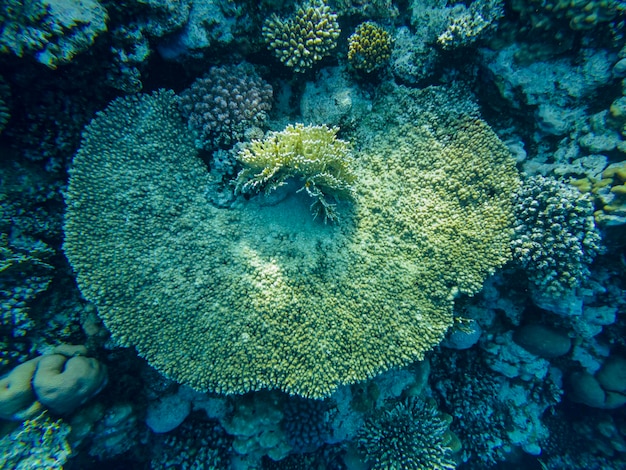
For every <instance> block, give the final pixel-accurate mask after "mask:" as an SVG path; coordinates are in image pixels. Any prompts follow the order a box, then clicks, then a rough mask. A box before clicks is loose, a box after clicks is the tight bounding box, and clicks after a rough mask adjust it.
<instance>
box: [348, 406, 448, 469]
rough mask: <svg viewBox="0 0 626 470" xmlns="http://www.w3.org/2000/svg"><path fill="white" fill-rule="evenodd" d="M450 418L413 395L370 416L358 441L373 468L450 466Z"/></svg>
mask: <svg viewBox="0 0 626 470" xmlns="http://www.w3.org/2000/svg"><path fill="white" fill-rule="evenodd" d="M451 421H452V418H450V417H448V416H446V415H443V413H441V412H439V411H438V410H437V408H436V407H435V404H434V402H431V401H429V402H425V401H422V400H418V399H416V398H414V397H412V398H409V399H407V400H405V401H403V402H401V403H398V404H397V405H396V406H394V407H393V408H392V409H391V410H388V411H384V412H381V413H380V414H378V415H377V416H375V417H373V418H370V419H369V420H367V422H366V423H365V426H364V427H363V429H361V431H360V432H359V436H358V443H359V447H360V448H361V450H362V451H364V452H365V455H366V458H367V460H368V461H370V462H372V463H373V466H372V468H373V469H375V470H383V469H385V470H387V469H394V470H395V469H398V470H400V469H402V470H426V469H432V470H453V469H454V468H456V464H455V461H454V459H453V458H452V448H451V446H452V444H453V442H454V441H455V440H456V438H455V437H454V436H453V434H452V433H451V432H450V431H449V430H448V427H449V426H450V422H451Z"/></svg>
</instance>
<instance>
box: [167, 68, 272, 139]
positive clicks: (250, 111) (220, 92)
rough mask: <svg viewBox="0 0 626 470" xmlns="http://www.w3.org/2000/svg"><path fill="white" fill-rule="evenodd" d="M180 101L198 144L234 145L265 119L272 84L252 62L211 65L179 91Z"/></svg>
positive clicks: (270, 107)
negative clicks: (259, 74)
mask: <svg viewBox="0 0 626 470" xmlns="http://www.w3.org/2000/svg"><path fill="white" fill-rule="evenodd" d="M178 105H179V108H180V110H181V112H182V113H183V115H184V116H185V117H186V118H187V119H188V120H189V128H190V129H192V130H193V131H194V132H195V133H196V134H197V136H198V142H197V145H198V147H200V148H202V147H207V146H218V145H222V144H224V145H232V144H234V143H235V142H237V141H239V140H242V139H243V137H244V135H245V133H246V131H247V130H249V129H250V128H252V127H259V126H262V125H263V124H264V123H265V121H266V120H267V118H268V114H267V113H268V112H269V111H270V109H272V87H271V85H269V84H268V83H267V82H265V81H264V80H263V79H262V78H261V77H259V76H258V75H257V73H256V72H255V70H254V67H253V66H252V65H249V64H239V65H225V66H222V67H211V69H210V70H209V73H207V74H206V75H205V76H204V77H202V78H198V79H197V80H196V81H194V82H193V84H192V85H191V86H190V87H189V88H187V89H186V90H184V91H183V92H182V93H180V95H179V97H178Z"/></svg>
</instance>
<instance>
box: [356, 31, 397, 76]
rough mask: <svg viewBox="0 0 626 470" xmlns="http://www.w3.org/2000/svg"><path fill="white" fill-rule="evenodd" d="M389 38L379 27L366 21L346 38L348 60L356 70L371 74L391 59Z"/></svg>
mask: <svg viewBox="0 0 626 470" xmlns="http://www.w3.org/2000/svg"><path fill="white" fill-rule="evenodd" d="M391 46H392V41H391V36H390V35H389V33H388V32H387V31H385V30H384V29H383V28H381V27H380V26H378V25H376V24H375V23H372V22H371V21H366V22H365V23H361V24H360V25H359V26H358V27H357V28H356V31H355V32H354V34H352V36H350V37H349V38H348V60H349V61H350V63H351V64H352V65H353V66H354V67H355V68H357V69H361V70H365V71H366V72H368V73H369V72H373V71H374V70H376V69H377V68H380V67H382V66H383V65H384V64H386V63H387V61H388V60H389V57H391Z"/></svg>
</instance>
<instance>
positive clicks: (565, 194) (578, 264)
mask: <svg viewBox="0 0 626 470" xmlns="http://www.w3.org/2000/svg"><path fill="white" fill-rule="evenodd" d="M515 201H516V205H515V214H516V224H515V239H514V241H513V244H512V246H513V251H514V254H515V257H516V259H517V260H518V261H519V262H520V263H521V264H522V266H524V267H525V268H527V269H528V276H529V278H530V280H531V281H532V282H533V283H534V284H535V285H536V286H537V287H539V289H540V290H541V291H542V292H543V293H545V294H549V295H552V296H554V295H560V294H563V293H565V292H567V291H570V290H571V289H575V288H576V287H578V286H580V284H581V281H582V280H583V279H584V278H585V277H586V276H588V275H589V265H590V264H591V262H592V261H593V259H594V257H595V256H596V255H597V254H598V253H599V252H600V251H601V246H600V234H599V232H598V230H597V228H596V226H595V222H594V217H593V204H592V202H591V198H590V197H589V196H587V195H584V194H581V193H580V192H579V191H578V190H577V189H576V188H574V187H573V186H570V185H568V184H566V183H562V182H560V181H558V180H556V179H554V178H546V177H543V176H534V177H531V178H528V180H527V181H526V182H525V183H524V185H523V186H522V187H521V188H520V190H519V191H518V192H517V193H516V194H515Z"/></svg>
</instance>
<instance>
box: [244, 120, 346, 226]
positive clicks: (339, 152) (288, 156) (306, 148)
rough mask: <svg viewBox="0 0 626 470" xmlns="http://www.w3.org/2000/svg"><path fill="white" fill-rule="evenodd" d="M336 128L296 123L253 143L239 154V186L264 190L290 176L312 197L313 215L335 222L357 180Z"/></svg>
mask: <svg viewBox="0 0 626 470" xmlns="http://www.w3.org/2000/svg"><path fill="white" fill-rule="evenodd" d="M338 131H339V129H338V128H332V129H330V128H328V127H326V126H304V125H302V124H296V125H295V126H292V125H289V126H287V127H286V128H285V130H283V131H282V132H273V133H271V134H270V135H269V136H268V137H267V138H266V139H264V140H262V141H259V140H255V141H253V142H252V143H251V144H250V145H248V146H247V147H245V148H244V149H243V150H242V151H241V152H239V156H238V158H239V161H240V162H241V163H242V164H243V166H244V169H243V170H241V171H240V172H239V175H238V176H237V190H238V191H240V192H244V193H245V192H258V191H263V192H265V193H266V194H268V193H270V192H271V191H273V190H275V189H277V188H278V187H280V186H283V185H286V184H287V183H288V181H289V180H290V179H294V180H297V181H298V185H299V186H300V188H299V189H298V191H306V193H307V194H308V195H309V196H310V197H311V198H312V199H313V203H312V204H311V211H312V212H313V216H314V217H318V216H323V218H324V222H326V221H327V220H330V221H332V222H336V221H338V217H339V215H338V213H337V210H336V206H337V204H336V202H338V201H339V200H341V199H351V198H352V197H353V195H354V187H353V184H354V181H355V179H356V176H355V174H354V171H353V169H352V167H353V166H354V161H353V160H354V159H353V158H352V156H351V154H350V148H349V145H348V144H347V143H346V142H344V141H343V140H341V139H337V132H338Z"/></svg>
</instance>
